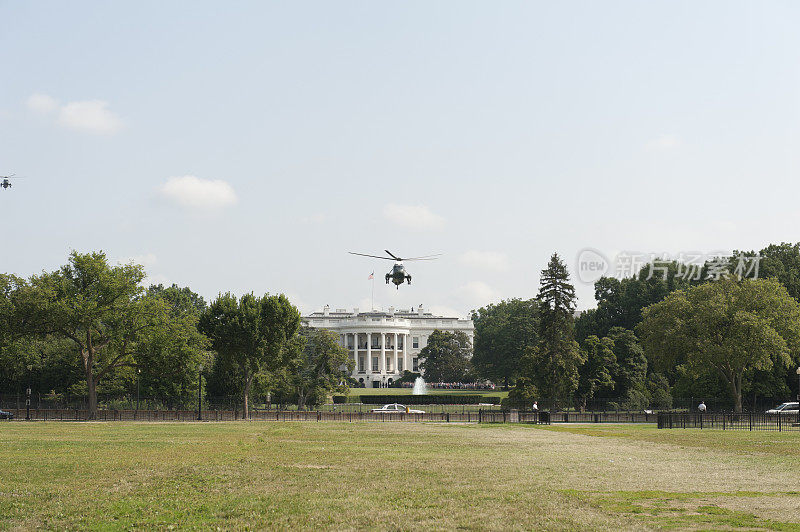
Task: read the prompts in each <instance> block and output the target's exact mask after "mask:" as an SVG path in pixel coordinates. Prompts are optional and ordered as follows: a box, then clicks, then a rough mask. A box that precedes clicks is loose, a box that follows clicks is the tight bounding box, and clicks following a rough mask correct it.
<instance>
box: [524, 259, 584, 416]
mask: <svg viewBox="0 0 800 532" xmlns="http://www.w3.org/2000/svg"><path fill="white" fill-rule="evenodd" d="M537 300H538V302H539V342H538V344H537V345H536V347H535V348H533V349H532V350H530V353H529V357H528V358H529V362H528V366H529V371H530V372H531V373H532V376H533V382H534V384H535V385H536V387H537V388H538V389H539V390H540V391H542V392H543V393H545V394H547V396H549V398H550V399H551V401H552V404H553V406H554V407H555V406H557V401H558V399H559V398H565V397H567V396H569V395H570V394H572V392H574V391H575V388H576V387H577V385H578V368H579V367H580V366H581V364H583V362H584V356H583V354H582V353H581V351H580V348H579V346H578V343H577V342H576V341H575V334H574V327H575V318H574V313H575V302H576V297H575V287H574V286H572V284H570V282H569V272H568V271H567V267H566V265H565V264H564V262H563V261H562V260H561V258H560V257H559V256H558V254H557V253H553V255H552V256H551V257H550V262H548V264H547V268H545V269H544V270H542V275H541V280H540V281H539V295H538V296H537Z"/></svg>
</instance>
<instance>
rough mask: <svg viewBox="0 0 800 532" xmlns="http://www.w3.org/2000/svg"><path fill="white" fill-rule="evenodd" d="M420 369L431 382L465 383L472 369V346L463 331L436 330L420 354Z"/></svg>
mask: <svg viewBox="0 0 800 532" xmlns="http://www.w3.org/2000/svg"><path fill="white" fill-rule="evenodd" d="M419 356H420V358H422V363H420V365H419V367H420V369H421V370H422V372H423V375H425V379H426V380H428V381H430V382H464V380H465V378H466V377H467V373H468V372H469V369H470V362H469V360H470V358H471V357H472V345H471V343H470V341H469V337H468V336H467V335H466V334H464V333H463V332H461V331H456V332H449V331H440V330H438V329H437V330H435V331H433V333H431V335H430V336H429V337H428V345H426V346H425V347H424V348H423V349H422V351H420V353H419Z"/></svg>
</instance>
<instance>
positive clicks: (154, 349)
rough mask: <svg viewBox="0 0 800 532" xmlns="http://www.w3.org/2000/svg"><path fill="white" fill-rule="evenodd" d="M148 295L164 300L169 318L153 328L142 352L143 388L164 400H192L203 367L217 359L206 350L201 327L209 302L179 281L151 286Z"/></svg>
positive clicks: (209, 365)
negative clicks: (199, 327) (201, 316)
mask: <svg viewBox="0 0 800 532" xmlns="http://www.w3.org/2000/svg"><path fill="white" fill-rule="evenodd" d="M147 296H148V297H150V298H157V299H160V300H161V301H163V303H164V305H165V307H166V311H167V315H168V319H167V322H166V323H167V326H166V327H161V328H158V329H154V330H153V331H152V332H151V334H150V335H149V338H148V341H147V342H146V343H144V344H143V345H142V348H141V350H140V352H139V356H138V359H137V365H138V369H140V370H141V374H140V379H141V386H142V391H143V393H144V394H145V395H146V396H153V397H159V398H161V399H162V400H163V401H164V402H169V401H172V400H175V399H180V400H182V401H184V402H185V401H191V400H193V399H194V398H195V397H196V394H197V378H198V373H199V371H200V367H201V366H202V367H204V368H210V367H211V365H212V363H213V360H212V357H211V356H210V354H209V352H208V351H206V347H207V346H208V339H207V338H206V337H205V336H203V335H202V334H201V333H200V332H199V331H198V329H197V326H198V323H199V320H200V313H201V311H202V308H203V306H204V305H205V302H203V298H202V297H200V296H199V295H197V294H195V293H194V292H192V291H191V290H190V289H189V288H186V287H184V288H180V287H179V286H177V285H172V286H170V287H168V288H164V287H163V286H161V285H154V286H151V287H150V288H148V290H147ZM134 377H135V376H134V375H132V376H131V379H130V380H131V381H132V380H133V378H134Z"/></svg>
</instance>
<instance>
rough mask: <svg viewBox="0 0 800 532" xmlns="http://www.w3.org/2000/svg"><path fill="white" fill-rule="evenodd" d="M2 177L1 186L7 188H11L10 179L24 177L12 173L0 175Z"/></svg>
mask: <svg viewBox="0 0 800 532" xmlns="http://www.w3.org/2000/svg"><path fill="white" fill-rule="evenodd" d="M0 179H2V181H0V188H2V189H3V190H5V189H7V188H11V186H12V185H11V181H9V179H22V178H21V177H16V176H15V175H14V174H11V175H0Z"/></svg>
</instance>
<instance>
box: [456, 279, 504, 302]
mask: <svg viewBox="0 0 800 532" xmlns="http://www.w3.org/2000/svg"><path fill="white" fill-rule="evenodd" d="M458 294H459V295H460V296H461V298H462V299H463V300H464V302H466V303H467V304H469V305H472V306H475V307H476V308H477V307H479V306H483V305H486V304H488V303H492V302H494V301H498V300H499V299H500V292H498V291H497V290H495V289H494V288H492V287H491V286H489V285H488V284H486V283H484V282H481V281H471V282H469V283H467V284H465V285H462V286H460V287H459V289H458Z"/></svg>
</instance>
